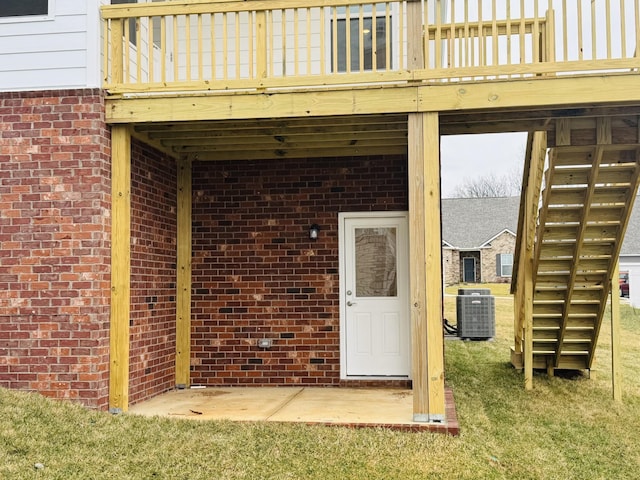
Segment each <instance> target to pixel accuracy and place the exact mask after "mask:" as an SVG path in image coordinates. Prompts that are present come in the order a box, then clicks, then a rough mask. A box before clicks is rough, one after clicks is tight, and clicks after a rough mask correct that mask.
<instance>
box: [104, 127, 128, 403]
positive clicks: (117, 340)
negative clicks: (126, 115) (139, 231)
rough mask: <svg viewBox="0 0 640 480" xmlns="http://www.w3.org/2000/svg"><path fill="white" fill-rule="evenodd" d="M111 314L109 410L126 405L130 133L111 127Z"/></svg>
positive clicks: (124, 129)
mask: <svg viewBox="0 0 640 480" xmlns="http://www.w3.org/2000/svg"><path fill="white" fill-rule="evenodd" d="M111 218H112V224H111V317H110V324H109V329H110V331H109V354H110V360H109V411H111V412H114V413H119V412H126V411H127V409H128V408H129V317H130V308H131V306H130V305H131V134H130V131H129V129H128V128H127V127H126V126H120V125H118V126H114V127H113V128H112V130H111Z"/></svg>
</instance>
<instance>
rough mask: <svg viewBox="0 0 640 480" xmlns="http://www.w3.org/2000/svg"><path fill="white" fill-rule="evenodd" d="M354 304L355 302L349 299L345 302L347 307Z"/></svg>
mask: <svg viewBox="0 0 640 480" xmlns="http://www.w3.org/2000/svg"><path fill="white" fill-rule="evenodd" d="M354 305H356V302H352V301H351V300H349V301H348V302H347V307H353V306H354Z"/></svg>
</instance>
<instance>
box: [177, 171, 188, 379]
mask: <svg viewBox="0 0 640 480" xmlns="http://www.w3.org/2000/svg"><path fill="white" fill-rule="evenodd" d="M191 179H192V173H191V161H190V160H184V159H182V160H179V161H178V185H177V187H178V188H177V191H178V201H177V216H178V220H177V231H178V233H177V236H178V238H177V249H178V251H177V260H176V263H177V279H176V386H177V387H179V388H187V387H189V385H190V383H191V381H190V368H191V249H192V245H191Z"/></svg>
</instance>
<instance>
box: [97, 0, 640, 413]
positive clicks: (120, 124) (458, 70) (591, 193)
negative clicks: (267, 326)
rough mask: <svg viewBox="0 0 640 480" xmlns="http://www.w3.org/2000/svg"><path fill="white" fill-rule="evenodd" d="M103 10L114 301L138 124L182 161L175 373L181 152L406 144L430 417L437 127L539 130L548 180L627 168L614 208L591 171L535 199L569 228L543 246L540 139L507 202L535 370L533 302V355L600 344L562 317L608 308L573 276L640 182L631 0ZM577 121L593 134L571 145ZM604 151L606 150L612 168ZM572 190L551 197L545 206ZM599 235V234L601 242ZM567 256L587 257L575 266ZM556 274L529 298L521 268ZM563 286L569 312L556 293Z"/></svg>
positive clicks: (415, 309)
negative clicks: (568, 242)
mask: <svg viewBox="0 0 640 480" xmlns="http://www.w3.org/2000/svg"><path fill="white" fill-rule="evenodd" d="M478 6H480V8H478ZM102 17H103V39H104V45H103V51H104V64H103V71H104V84H103V85H104V88H105V91H106V112H105V118H106V121H107V122H108V123H109V124H111V125H112V127H113V129H112V134H113V135H112V139H113V141H114V144H113V163H112V169H113V172H112V173H113V178H114V179H116V180H118V181H119V184H118V185H116V184H115V183H114V191H113V194H114V198H118V199H119V200H118V201H117V202H114V204H113V207H114V210H113V225H114V228H113V231H114V232H116V233H114V239H113V240H114V241H113V247H114V249H113V254H112V256H113V258H114V262H116V263H118V262H119V263H118V264H117V265H116V264H115V263H114V267H113V271H112V303H117V302H121V301H122V300H121V299H125V300H126V298H127V296H128V287H129V284H130V277H129V275H130V273H129V270H130V269H129V265H128V264H127V261H128V260H127V259H128V257H127V248H128V247H127V246H128V245H129V242H130V239H129V238H126V235H124V234H123V233H122V232H127V231H128V230H127V222H128V218H129V214H130V211H129V210H130V205H129V204H128V203H127V202H128V200H127V198H128V197H127V195H128V193H127V192H128V191H129V187H130V178H125V177H126V172H127V168H128V165H129V164H130V158H129V156H128V154H127V153H126V152H127V151H129V150H130V140H131V136H133V137H137V138H138V139H139V140H141V141H143V142H145V143H147V144H149V145H151V146H153V147H155V148H157V149H158V150H160V151H162V152H165V153H166V154H168V155H169V156H170V157H172V158H174V159H175V160H176V161H177V162H178V165H179V168H180V172H181V174H180V188H179V194H178V195H179V198H178V219H179V220H178V221H179V223H180V225H182V228H181V229H180V232H179V238H178V244H179V245H178V256H179V258H178V264H179V265H180V269H181V272H182V273H181V275H180V276H179V278H178V279H177V282H178V285H177V288H178V289H179V291H180V292H183V293H182V294H181V296H180V297H179V298H178V316H177V317H178V318H177V323H176V325H177V332H178V333H177V336H178V344H179V349H178V350H179V351H178V352H177V359H178V360H177V373H176V378H177V379H179V381H178V382H177V383H178V384H188V380H189V341H190V338H189V335H190V329H189V321H190V320H189V319H190V312H189V305H190V298H189V292H190V283H189V282H190V277H189V268H190V256H191V251H190V248H191V246H190V237H189V234H188V232H186V230H188V226H189V225H190V221H191V218H190V215H191V213H190V209H189V208H190V195H191V192H190V189H189V187H190V182H191V177H190V175H191V162H193V161H216V160H219V159H227V160H228V159H238V160H251V159H271V160H273V161H276V162H277V161H278V159H281V158H305V157H318V156H321V157H341V156H366V155H371V154H377V155H385V154H398V153H400V154H406V155H407V157H408V165H409V176H410V182H409V184H410V191H409V198H410V215H411V221H410V230H411V231H410V235H411V242H410V255H411V258H412V260H413V263H412V265H413V266H414V268H413V270H412V272H411V301H410V304H411V308H412V341H413V342H414V343H413V348H412V369H413V372H412V375H413V378H414V415H416V416H417V417H419V418H422V419H429V418H441V417H443V416H444V415H445V399H444V361H443V355H442V329H441V323H440V316H441V311H442V310H441V307H440V306H441V298H442V285H441V282H440V281H439V279H440V278H441V272H440V268H441V262H439V261H438V258H439V252H440V248H441V245H440V241H439V237H440V222H439V215H440V212H439V208H440V202H439V199H440V190H439V182H438V179H439V177H440V162H439V137H440V135H447V134H465V133H486V132H512V131H528V132H534V131H536V132H544V134H545V135H546V137H545V141H544V142H538V144H537V145H538V148H537V151H538V152H544V151H546V148H547V146H551V147H556V150H555V151H556V153H555V154H554V157H553V158H554V159H556V160H554V161H558V162H560V164H563V166H562V169H560V168H559V169H558V170H557V171H556V169H552V170H551V173H549V175H548V177H547V182H551V183H547V185H548V186H551V185H552V184H553V182H557V183H558V184H559V185H560V184H562V183H563V182H564V183H565V184H567V182H570V181H573V180H572V179H573V178H574V177H575V178H576V179H578V178H579V179H580V180H579V181H580V182H586V185H592V182H595V180H594V176H593V173H594V172H598V175H604V176H603V177H602V179H601V180H598V182H600V183H603V184H604V185H606V186H609V185H610V183H611V182H614V183H616V184H617V183H618V182H619V181H622V180H624V181H626V182H627V187H625V188H626V189H625V190H624V192H622V193H621V197H624V198H623V200H620V202H622V203H623V204H624V205H620V206H618V207H616V208H617V210H615V209H613V207H612V209H609V207H608V206H605V205H604V204H602V203H600V204H598V201H597V199H598V198H601V194H600V192H599V191H598V189H599V187H598V186H597V185H599V183H598V182H596V184H594V185H596V186H595V187H586V193H585V192H580V194H581V195H583V196H584V197H585V198H584V202H585V203H583V204H581V206H580V207H579V206H577V205H576V206H574V207H575V208H573V209H570V208H565V207H566V206H565V207H562V205H564V204H562V203H560V204H555V203H549V204H548V206H547V207H545V209H544V210H543V212H545V213H544V217H545V218H546V217H547V216H548V217H550V218H553V217H554V216H555V218H556V219H557V218H560V217H561V218H562V219H564V220H562V222H560V223H563V222H564V224H565V225H564V226H554V227H553V228H551V226H550V225H549V224H547V223H544V222H546V220H545V221H544V222H543V225H546V226H547V227H548V235H549V237H548V238H549V239H550V240H549V241H548V242H547V241H543V240H542V237H541V236H539V237H538V240H539V244H540V245H543V244H544V245H545V247H544V249H543V248H541V247H537V248H538V250H536V247H534V244H535V241H536V233H535V232H536V229H535V224H536V222H537V219H538V214H537V206H538V201H539V199H540V196H539V192H540V188H541V187H540V185H541V184H542V168H543V166H544V154H543V153H541V154H539V155H538V157H537V164H535V166H533V164H531V165H529V166H528V167H527V169H526V171H525V173H526V175H529V174H530V173H531V174H532V175H533V176H531V178H529V183H530V184H531V185H535V184H538V185H539V186H538V187H537V188H538V190H537V191H536V190H535V189H528V190H527V191H526V192H524V197H523V205H524V206H523V208H522V209H521V212H522V214H521V217H522V218H523V220H522V222H523V224H524V225H526V228H525V229H523V230H522V232H521V235H519V238H520V244H519V248H521V247H523V248H522V251H523V252H524V253H523V255H525V257H523V258H526V259H527V260H526V261H523V262H522V263H521V266H522V268H525V267H526V268H525V269H524V270H522V272H521V273H519V274H517V277H516V278H517V283H519V284H521V288H520V289H519V293H518V297H519V298H520V297H521V302H520V303H518V305H519V307H518V308H519V310H518V311H517V312H516V325H515V327H516V350H519V351H518V352H517V353H519V354H520V355H522V352H523V351H525V352H528V353H527V355H525V357H524V360H525V364H527V371H530V370H531V365H532V362H533V352H534V348H533V343H530V342H533V338H534V336H533V333H532V331H533V330H532V329H533V328H534V327H533V325H534V323H533V321H525V320H524V319H527V318H529V319H531V318H533V315H534V313H533V312H534V309H535V312H536V313H535V315H536V318H537V319H539V320H540V321H539V322H538V323H537V327H535V328H536V329H537V331H538V333H539V336H538V337H536V339H537V340H536V341H535V345H536V349H537V350H535V351H536V352H538V354H539V355H540V354H542V355H543V356H544V362H545V365H546V367H549V365H551V368H556V366H557V367H560V366H561V365H562V364H563V361H564V360H565V359H568V358H569V357H571V359H575V358H578V357H579V358H581V359H582V360H584V362H582V361H581V362H574V363H573V364H574V365H578V364H579V365H585V366H586V367H585V368H588V366H589V365H590V362H591V359H592V350H591V353H587V354H583V352H584V351H585V348H586V346H585V343H586V342H585V340H586V337H587V336H589V337H590V338H591V341H590V343H589V348H590V349H593V348H595V344H596V339H597V332H598V329H599V323H597V322H595V321H594V322H593V323H592V324H591V326H590V327H589V328H590V330H589V332H590V333H589V334H587V333H585V330H584V329H583V330H581V333H580V334H579V335H578V336H576V337H575V338H574V337H572V336H571V335H572V334H571V335H570V334H569V333H568V332H569V330H570V329H571V327H572V326H573V324H574V322H575V321H576V320H575V319H576V318H577V316H581V318H585V317H587V316H591V317H595V316H597V315H600V313H598V312H601V311H602V308H603V307H602V304H603V302H604V299H605V298H606V293H607V292H608V287H607V286H603V287H602V289H600V290H599V291H598V293H595V292H596V291H597V289H594V290H593V293H592V292H591V291H589V292H587V291H586V289H585V288H582V285H581V284H580V281H581V279H582V278H583V277H584V275H585V271H586V270H585V269H588V271H589V272H591V270H589V269H591V268H596V267H597V268H596V271H597V272H599V274H602V278H600V279H593V278H591V273H589V274H588V275H587V277H588V278H587V277H584V278H586V280H584V282H587V281H588V282H589V283H593V284H595V283H597V282H604V281H609V280H610V278H611V275H612V272H613V271H614V270H613V267H612V266H611V260H610V259H611V258H614V254H615V252H616V249H617V248H619V238H621V237H620V235H621V234H622V233H623V232H624V225H625V224H624V222H625V221H626V218H627V217H625V216H628V213H629V208H628V205H630V199H631V198H632V197H631V195H632V192H633V191H635V190H634V189H635V188H637V187H636V186H634V185H633V182H637V176H636V177H633V180H631V181H629V179H628V178H626V177H625V175H628V174H630V172H635V170H634V169H633V167H632V166H631V165H630V164H632V163H634V162H635V163H636V164H637V158H635V159H633V160H632V159H631V158H630V155H632V151H633V148H635V146H637V144H638V143H639V139H638V126H637V125H638V122H637V118H638V116H639V115H640V89H639V88H638V84H639V81H640V57H639V56H638V52H640V0H619V1H616V2H611V1H607V0H593V1H591V2H588V5H586V4H585V2H560V1H559V0H555V1H553V0H527V1H524V0H509V1H508V0H492V1H486V2H485V1H482V2H479V1H477V0H456V1H455V2H454V1H448V2H445V1H444V0H424V1H423V2H420V1H413V0H404V1H381V2H376V3H367V2H360V1H357V0H273V1H269V2H263V1H258V0H249V1H220V0H190V1H168V2H152V3H139V4H125V5H108V6H103V7H102ZM374 25H375V28H374ZM583 121H584V122H587V124H588V126H587V127H582V126H581V125H582V124H581V123H580V122H583ZM593 122H595V123H593ZM620 122H622V124H621V123H620ZM629 122H630V123H629ZM627 124H628V125H627ZM594 125H595V126H594ZM625 125H626V126H625ZM618 131H624V132H626V133H622V134H620V135H622V137H620V136H619V135H618V133H617V132H618ZM594 132H595V133H594ZM628 132H634V133H633V134H631V133H628ZM584 135H586V137H585V138H588V139H590V140H587V141H586V142H583V141H577V139H578V138H581V137H582V136H584ZM623 137H624V138H627V140H622V138H623ZM567 138H569V142H568V143H567ZM623 145H626V146H625V147H622V146H623ZM621 148H622V149H621ZM240 151H242V153H239V152H240ZM540 155H542V156H540ZM616 155H618V157H617V158H618V160H619V162H618V163H619V165H616V166H615V168H614V167H611V168H609V163H613V162H611V158H613V157H615V156H616ZM636 157H637V152H636ZM594 158H598V159H599V160H598V161H597V163H594V162H595V160H594ZM574 160H575V162H577V163H575V164H572V163H571V162H572V161H574ZM603 162H604V163H603ZM607 162H609V163H607ZM538 166H539V168H538ZM571 169H573V170H571ZM560 170H563V171H560ZM609 172H611V174H609ZM616 172H619V174H618V173H616ZM633 175H636V174H635V173H633ZM622 177H625V178H624V179H623V178H622ZM578 186H579V187H580V188H582V187H583V183H578V184H576V185H575V187H576V188H577V187H578ZM604 190H607V191H608V190H609V189H608V188H605V189H604ZM569 191H570V187H565V188H564V189H563V190H562V192H559V193H558V194H556V193H554V195H547V196H546V197H545V198H547V197H548V200H549V201H550V202H555V201H556V200H555V198H556V196H557V195H565V196H566V195H568V194H569ZM576 195H578V193H576ZM562 201H564V200H560V202H562ZM594 202H595V203H594ZM605 203H606V202H605ZM614 210H615V212H618V213H620V215H621V219H620V220H619V225H618V227H616V228H615V229H614V230H615V232H614V233H612V234H611V235H609V228H608V227H607V228H606V229H602V228H599V227H594V226H591V223H590V222H594V221H595V222H599V221H600V220H599V219H601V218H605V217H606V218H609V217H608V216H609V215H615V212H614ZM603 215H604V217H603ZM576 222H577V223H578V225H582V226H576V225H574V224H575V223H576ZM580 222H582V223H580ZM569 226H571V229H569ZM545 228H546V227H545ZM598 228H599V229H598ZM569 230H570V231H569ZM596 230H597V231H596ZM426 231H429V235H425V232H426ZM545 232H546V230H545ZM123 235H124V237H123V238H120V237H121V236H123ZM598 235H600V237H598ZM565 236H566V238H569V237H572V236H575V239H574V245H573V247H571V248H573V250H571V248H570V247H567V248H568V249H569V250H571V252H565V251H563V252H560V253H557V255H559V257H557V258H556V257H554V256H553V255H556V253H553V252H554V251H555V250H558V248H559V246H558V245H555V244H554V245H549V246H546V243H552V242H554V241H555V242H556V244H561V243H562V241H561V239H560V237H562V238H564V237H565ZM115 237H118V238H115ZM556 237H557V238H556ZM614 237H615V238H614ZM597 238H601V239H606V241H607V242H611V243H610V244H608V246H607V247H604V246H603V247H602V248H600V247H596V246H597V245H600V244H599V243H598V241H597ZM585 239H589V240H588V241H587V240H585ZM591 243H593V245H591ZM524 247H526V248H524ZM562 247H564V245H562ZM554 249H555V250H554ZM593 249H595V250H593ZM592 250H593V252H594V253H593V255H595V256H596V257H597V258H594V259H589V260H588V262H587V259H586V257H587V256H590V255H591V253H585V252H591V251H592ZM534 255H538V256H537V257H536V258H537V259H538V260H536V262H538V263H537V264H536V269H535V270H534V269H533V264H534V262H533V258H534ZM568 255H573V257H572V258H574V259H581V258H582V257H585V258H584V259H583V260H581V261H579V262H575V265H574V264H573V263H572V261H571V260H569V259H566V258H564V257H565V256H568ZM604 257H606V258H604ZM561 260H562V262H563V265H564V266H560V263H562V262H561ZM587 263H589V264H590V265H587ZM566 264H571V266H568V267H567V265H566ZM539 268H542V270H541V271H540V272H539V271H538V269H539ZM560 268H565V269H566V268H568V269H569V270H568V271H567V272H565V271H564V270H562V272H563V273H562V275H564V276H563V277H562V278H560V270H553V269H560ZM553 275H556V277H553ZM552 277H553V282H554V283H553V285H554V288H553V291H551V293H548V294H547V295H548V296H549V298H547V297H544V295H542V294H540V295H539V296H538V297H537V299H536V300H535V304H534V293H533V287H534V284H538V285H539V286H542V285H543V284H544V282H545V281H546V280H549V279H550V278H552ZM543 278H545V279H546V280H543ZM563 285H564V287H563ZM585 285H586V283H585ZM566 302H568V305H570V306H571V307H570V308H569V307H567V308H566V309H565V307H563V306H559V305H561V304H563V303H566ZM598 302H599V303H598ZM597 303H598V305H599V306H597V307H596V306H595V305H596V304H597ZM534 305H535V306H534ZM590 309H593V310H594V311H592V310H590ZM596 310H597V311H596ZM549 316H554V318H555V319H556V320H557V322H556V326H555V327H554V328H555V330H554V332H556V333H557V334H556V335H555V337H553V339H554V341H555V342H556V345H555V346H554V347H550V345H551V344H552V342H551V340H552V336H553V334H552V333H550V331H545V332H544V333H543V331H542V325H543V323H540V322H541V321H542V319H543V318H548V317H549ZM536 321H538V320H536ZM581 321H582V320H581ZM128 322H129V319H128V313H127V311H126V309H124V308H123V309H117V308H115V309H113V310H112V319H111V329H112V330H111V335H112V346H111V355H112V361H111V364H112V367H113V368H112V372H111V380H112V384H111V390H112V397H111V406H112V408H114V409H125V410H126V408H127V405H128V399H127V398H128V397H127V388H128V387H127V380H126V379H127V375H128V344H127V342H126V339H127V338H128V324H129V323H128ZM570 345H571V347H569V346H570ZM543 346H544V348H549V350H543V349H542V348H543ZM565 346H566V348H565ZM571 348H573V349H574V350H571ZM567 351H570V352H572V353H571V354H570V355H566V352H567ZM541 352H543V353H541ZM563 352H564V353H563ZM576 352H579V354H578V353H576ZM539 355H538V357H536V361H539V359H538V358H539ZM549 359H552V360H549Z"/></svg>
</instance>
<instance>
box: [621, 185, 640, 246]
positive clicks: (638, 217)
mask: <svg viewBox="0 0 640 480" xmlns="http://www.w3.org/2000/svg"><path fill="white" fill-rule="evenodd" d="M639 198H640V197H636V201H635V204H634V205H633V209H632V210H631V218H630V219H629V224H628V225H627V231H626V232H625V235H624V241H623V242H622V249H621V250H620V255H640V201H639V200H638V199H639Z"/></svg>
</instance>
